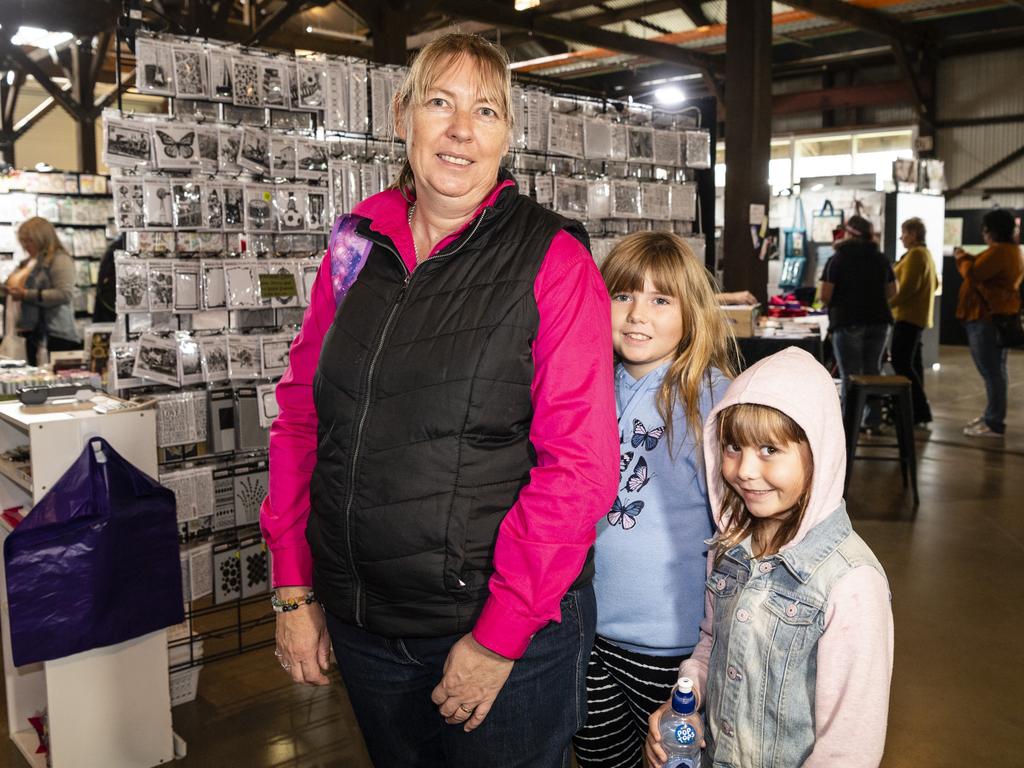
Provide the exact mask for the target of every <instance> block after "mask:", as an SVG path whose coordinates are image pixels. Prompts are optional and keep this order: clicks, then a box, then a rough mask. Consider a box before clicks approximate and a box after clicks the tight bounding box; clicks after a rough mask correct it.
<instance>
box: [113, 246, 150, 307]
mask: <svg viewBox="0 0 1024 768" xmlns="http://www.w3.org/2000/svg"><path fill="white" fill-rule="evenodd" d="M114 276H115V277H114V279H115V284H116V286H117V290H116V293H115V298H114V306H115V308H116V309H117V311H118V312H119V313H123V312H148V311H149V276H148V270H147V267H146V262H145V261H142V260H140V259H125V258H119V259H115V260H114Z"/></svg>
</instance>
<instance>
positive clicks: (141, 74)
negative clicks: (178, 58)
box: [135, 35, 174, 96]
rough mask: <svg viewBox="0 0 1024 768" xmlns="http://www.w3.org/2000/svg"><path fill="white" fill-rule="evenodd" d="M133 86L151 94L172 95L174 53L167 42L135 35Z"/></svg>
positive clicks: (141, 91)
mask: <svg viewBox="0 0 1024 768" xmlns="http://www.w3.org/2000/svg"><path fill="white" fill-rule="evenodd" d="M135 87H136V88H137V89H138V91H139V92H140V93H148V94H150V95H153V96H173V95H174V54H173V52H172V49H171V46H170V45H169V44H167V43H162V42H160V41H158V40H155V39H154V38H152V37H148V36H144V35H139V36H137V37H136V39H135Z"/></svg>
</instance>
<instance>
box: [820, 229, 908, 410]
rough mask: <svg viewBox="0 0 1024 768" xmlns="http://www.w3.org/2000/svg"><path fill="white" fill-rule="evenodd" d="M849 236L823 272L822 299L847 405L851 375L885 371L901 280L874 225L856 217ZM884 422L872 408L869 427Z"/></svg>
mask: <svg viewBox="0 0 1024 768" xmlns="http://www.w3.org/2000/svg"><path fill="white" fill-rule="evenodd" d="M844 232H845V234H844V237H843V238H842V239H841V240H838V241H837V242H836V243H835V245H834V248H835V253H834V254H833V255H832V258H830V259H829V260H828V263H827V264H826V265H825V269H824V271H823V273H822V278H821V281H822V282H821V299H822V301H823V302H825V304H827V305H828V324H829V332H830V333H831V334H832V347H833V350H834V352H835V356H836V363H837V364H838V365H839V376H840V378H841V379H842V380H843V398H844V401H845V397H846V389H847V387H848V385H849V379H850V376H854V375H857V374H868V375H872V374H878V373H880V372H881V367H882V354H883V353H884V352H885V342H886V338H887V337H888V334H889V326H890V324H891V323H892V312H891V311H890V309H889V299H891V298H892V297H893V296H895V295H896V277H895V275H894V274H893V271H892V266H891V265H890V264H889V260H888V259H886V258H885V256H884V255H882V252H881V251H879V250H878V245H877V244H876V243H875V231H874V227H873V226H872V224H871V222H870V221H868V220H867V219H865V218H864V217H863V216H851V217H850V218H849V219H848V220H847V222H846V224H845V225H844ZM880 421H881V412H880V411H879V409H878V406H877V404H872V405H871V407H870V408H869V411H868V415H867V417H866V419H865V426H867V427H869V428H870V427H877V426H878V424H879V422H880Z"/></svg>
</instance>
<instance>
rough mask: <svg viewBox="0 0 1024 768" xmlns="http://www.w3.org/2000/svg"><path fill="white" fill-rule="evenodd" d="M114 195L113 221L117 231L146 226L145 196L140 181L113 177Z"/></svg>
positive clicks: (127, 177)
mask: <svg viewBox="0 0 1024 768" xmlns="http://www.w3.org/2000/svg"><path fill="white" fill-rule="evenodd" d="M111 186H112V187H113V195H114V221H115V223H116V224H117V228H118V230H119V231H121V232H124V231H125V230H127V229H141V228H142V227H145V226H146V209H145V205H144V201H145V195H144V193H143V191H142V179H140V178H135V177H129V176H115V177H114V178H113V179H112V180H111Z"/></svg>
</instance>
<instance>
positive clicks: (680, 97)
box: [654, 85, 686, 107]
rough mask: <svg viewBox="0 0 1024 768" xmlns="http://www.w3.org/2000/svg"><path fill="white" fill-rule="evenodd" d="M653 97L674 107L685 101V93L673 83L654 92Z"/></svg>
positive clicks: (660, 102)
mask: <svg viewBox="0 0 1024 768" xmlns="http://www.w3.org/2000/svg"><path fill="white" fill-rule="evenodd" d="M654 98H655V99H657V100H658V103H659V104H664V105H665V106H667V107H674V106H676V105H677V104H682V103H683V102H684V101H686V94H685V93H683V92H682V90H681V89H679V88H677V87H676V86H674V85H666V86H663V87H661V88H659V89H658V90H656V91H655V92H654Z"/></svg>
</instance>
